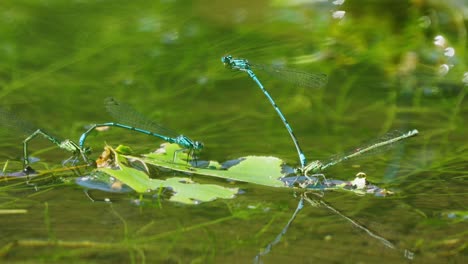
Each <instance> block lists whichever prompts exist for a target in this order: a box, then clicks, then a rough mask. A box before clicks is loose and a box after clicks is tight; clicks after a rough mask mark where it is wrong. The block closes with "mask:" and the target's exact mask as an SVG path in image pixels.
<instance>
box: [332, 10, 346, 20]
mask: <svg viewBox="0 0 468 264" xmlns="http://www.w3.org/2000/svg"><path fill="white" fill-rule="evenodd" d="M345 14H346V11H343V10H338V11H335V12H333V14H332V17H333V18H335V19H342V18H343V17H344V16H345Z"/></svg>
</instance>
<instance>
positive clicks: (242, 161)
mask: <svg viewBox="0 0 468 264" xmlns="http://www.w3.org/2000/svg"><path fill="white" fill-rule="evenodd" d="M177 150H180V147H179V146H178V145H177V144H163V146H162V148H161V149H159V150H157V151H156V152H155V153H151V154H147V155H145V158H143V160H144V161H145V162H146V163H148V164H151V165H155V166H158V167H163V168H167V169H171V170H176V171H181V172H187V173H195V174H200V175H206V176H212V177H218V178H223V179H230V180H236V181H243V182H250V183H255V184H261V185H266V186H270V187H285V185H284V182H282V181H281V180H280V178H281V177H283V176H284V174H283V172H282V170H283V169H282V166H283V161H282V160H281V159H279V158H276V157H258V156H247V157H242V158H239V159H236V160H234V161H230V162H226V163H224V165H223V164H219V163H218V162H215V161H210V162H194V161H192V162H191V163H188V162H180V161H178V160H176V161H173V159H172V158H169V157H172V156H173V155H174V152H175V151H177ZM197 163H200V164H197ZM192 165H198V166H192Z"/></svg>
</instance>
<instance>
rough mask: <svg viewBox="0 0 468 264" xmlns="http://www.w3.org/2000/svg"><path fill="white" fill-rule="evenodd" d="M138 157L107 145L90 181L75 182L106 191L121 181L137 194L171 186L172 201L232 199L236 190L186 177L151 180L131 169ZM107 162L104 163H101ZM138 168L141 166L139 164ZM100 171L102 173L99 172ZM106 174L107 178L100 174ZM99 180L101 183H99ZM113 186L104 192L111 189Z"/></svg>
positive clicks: (192, 201) (189, 201) (138, 171)
mask: <svg viewBox="0 0 468 264" xmlns="http://www.w3.org/2000/svg"><path fill="white" fill-rule="evenodd" d="M139 162H140V159H139V158H135V157H128V158H127V157H125V156H123V155H122V154H119V153H117V152H116V151H115V150H114V149H112V148H110V147H105V150H104V152H103V154H102V155H101V157H100V160H99V162H98V164H100V165H99V166H98V168H97V169H96V172H95V173H97V174H96V175H95V176H94V178H92V180H93V181H92V182H91V181H89V179H86V180H84V179H83V177H82V178H79V179H80V180H79V181H77V183H78V184H80V185H82V186H85V187H87V188H94V189H99V190H106V188H107V186H112V185H115V183H116V182H121V183H122V184H123V186H120V187H121V188H122V189H123V188H124V187H125V186H128V187H130V188H132V189H133V190H135V191H136V192H139V193H145V192H148V191H153V190H157V189H159V188H167V189H170V190H171V191H172V193H173V195H172V196H171V198H170V200H171V201H175V202H181V203H187V204H198V203H200V202H207V201H213V200H216V199H218V198H222V199H232V198H234V197H235V194H237V193H238V191H239V189H238V188H225V187H222V186H219V185H214V184H198V183H195V182H193V181H192V180H191V179H189V178H180V177H172V178H169V179H166V180H160V179H151V178H150V177H149V176H148V174H147V173H146V172H145V171H142V170H141V169H136V168H134V166H135V164H136V163H139ZM104 165H106V166H104ZM140 167H141V166H140ZM99 173H101V174H99ZM103 173H105V174H106V175H107V177H108V178H107V179H106V178H103V176H102V174H103ZM99 182H102V183H103V184H104V185H101V184H99ZM113 190H114V189H113V188H110V190H109V189H108V190H106V191H113Z"/></svg>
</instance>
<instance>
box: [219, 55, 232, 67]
mask: <svg viewBox="0 0 468 264" xmlns="http://www.w3.org/2000/svg"><path fill="white" fill-rule="evenodd" d="M221 62H222V63H224V67H226V68H232V56H231V55H227V56H224V57H222V58H221Z"/></svg>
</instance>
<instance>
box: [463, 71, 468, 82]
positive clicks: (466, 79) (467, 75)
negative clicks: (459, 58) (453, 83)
mask: <svg viewBox="0 0 468 264" xmlns="http://www.w3.org/2000/svg"><path fill="white" fill-rule="evenodd" d="M462 82H463V83H464V84H465V85H468V72H465V73H464V74H463V79H462Z"/></svg>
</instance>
